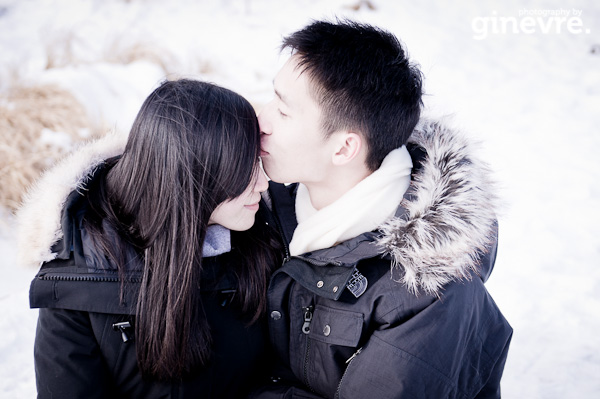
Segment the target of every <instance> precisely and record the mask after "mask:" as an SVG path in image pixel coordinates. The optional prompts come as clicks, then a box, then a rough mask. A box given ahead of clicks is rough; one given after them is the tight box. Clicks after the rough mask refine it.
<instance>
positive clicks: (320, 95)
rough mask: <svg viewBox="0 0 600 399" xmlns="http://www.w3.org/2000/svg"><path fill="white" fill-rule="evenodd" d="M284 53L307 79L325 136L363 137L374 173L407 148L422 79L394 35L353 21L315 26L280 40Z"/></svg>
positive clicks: (415, 115)
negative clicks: (393, 153)
mask: <svg viewBox="0 0 600 399" xmlns="http://www.w3.org/2000/svg"><path fill="white" fill-rule="evenodd" d="M286 48H291V49H292V52H293V53H294V54H296V55H297V56H298V57H299V61H298V66H299V68H301V69H302V71H303V72H307V73H308V74H309V77H310V80H311V83H312V85H311V86H312V87H311V90H312V93H311V94H312V95H313V97H314V98H315V100H316V101H317V103H318V104H319V105H320V106H321V107H322V112H323V116H322V121H321V125H322V127H323V130H324V132H325V134H326V136H328V135H330V134H332V133H333V132H335V131H337V130H341V129H349V130H355V131H357V133H361V134H362V136H363V137H364V138H365V140H366V142H367V151H368V155H367V160H366V162H367V166H368V167H369V169H370V170H373V171H374V170H376V169H378V168H379V166H381V162H382V161H383V159H384V158H385V156H386V155H387V154H388V153H389V152H390V151H392V150H394V149H396V148H398V147H401V146H402V145H403V144H405V143H406V141H407V140H408V138H409V136H410V134H411V133H412V131H413V129H414V127H415V125H416V124H417V122H418V120H419V116H420V113H421V105H422V100H421V96H422V77H421V71H420V70H419V68H418V66H416V65H414V64H412V63H410V62H409V59H408V56H407V55H406V52H405V51H404V49H403V46H402V44H401V43H400V41H398V39H397V38H396V37H395V36H394V35H393V34H391V33H390V32H387V31H385V30H383V29H380V28H377V27H374V26H371V25H367V24H360V23H357V22H353V21H347V20H344V21H339V20H338V21H336V23H332V22H327V21H315V22H313V23H311V24H310V25H308V26H306V27H305V28H303V29H302V30H299V31H297V32H295V33H293V34H291V35H290V36H288V37H286V38H284V40H283V44H282V46H281V49H282V50H284V49H286Z"/></svg>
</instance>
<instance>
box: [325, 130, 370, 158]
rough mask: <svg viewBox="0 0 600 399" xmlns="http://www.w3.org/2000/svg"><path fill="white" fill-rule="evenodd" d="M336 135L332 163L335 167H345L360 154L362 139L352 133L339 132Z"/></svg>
mask: <svg viewBox="0 0 600 399" xmlns="http://www.w3.org/2000/svg"><path fill="white" fill-rule="evenodd" d="M336 135H337V137H335V152H334V153H333V155H332V162H333V164H334V165H336V166H342V165H346V164H348V163H349V162H350V161H352V160H353V159H355V158H356V157H357V156H359V155H360V154H361V150H362V147H363V143H362V140H363V139H362V137H361V136H360V135H359V134H358V133H354V132H339V133H336Z"/></svg>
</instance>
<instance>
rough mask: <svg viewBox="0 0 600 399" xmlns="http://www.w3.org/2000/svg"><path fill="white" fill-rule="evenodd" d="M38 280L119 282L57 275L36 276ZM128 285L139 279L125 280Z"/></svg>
mask: <svg viewBox="0 0 600 399" xmlns="http://www.w3.org/2000/svg"><path fill="white" fill-rule="evenodd" d="M38 279H40V280H51V281H100V282H106V283H118V282H119V281H121V279H119V277H106V276H104V277H101V276H59V275H48V274H42V275H39V276H38ZM127 281H128V282H130V283H139V282H141V281H142V279H141V278H130V279H128V280H127Z"/></svg>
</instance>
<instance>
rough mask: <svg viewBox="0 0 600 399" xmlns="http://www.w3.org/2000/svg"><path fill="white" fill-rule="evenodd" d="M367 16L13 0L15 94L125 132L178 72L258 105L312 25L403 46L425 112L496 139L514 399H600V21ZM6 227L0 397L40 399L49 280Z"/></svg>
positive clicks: (331, 5) (313, 4)
mask: <svg viewBox="0 0 600 399" xmlns="http://www.w3.org/2000/svg"><path fill="white" fill-rule="evenodd" d="M358 3H359V0H326V1H317V0H297V1H295V2H283V1H276V0H224V1H217V0H204V1H202V2H198V1H191V0H190V1H179V2H161V1H158V0H147V1H140V0H133V1H118V0H105V1H101V0H86V1H79V2H73V1H68V0H30V1H17V0H0V54H2V57H1V60H0V91H1V90H6V89H7V88H8V87H10V85H11V84H14V83H15V82H20V83H25V84H37V83H47V82H52V83H56V84H59V85H60V86H62V87H64V88H66V89H67V90H69V91H71V92H72V93H73V94H74V95H75V97H76V98H77V99H78V100H79V101H80V102H81V103H82V104H83V105H84V107H85V108H86V110H87V111H88V114H89V115H90V118H91V119H92V120H93V121H94V123H97V124H102V125H103V126H105V127H109V128H114V129H118V130H124V131H126V130H127V129H128V127H129V126H130V125H131V122H132V121H133V118H134V117H135V113H136V112H137V110H138V108H139V106H140V105H141V103H142V101H143V100H144V98H145V97H146V96H147V94H149V93H150V91H151V90H152V89H153V88H154V87H155V86H156V85H157V84H158V83H159V82H160V81H161V80H162V79H163V78H164V77H165V75H168V76H169V77H175V76H195V77H201V78H203V79H206V80H209V81H212V82H215V83H218V84H221V85H223V86H226V87H228V88H231V89H233V90H236V91H238V92H239V93H241V94H242V95H244V96H245V97H247V98H248V99H249V100H250V101H251V102H252V103H253V104H254V105H256V106H257V107H258V108H260V106H261V105H263V104H265V103H266V102H267V101H268V100H269V98H270V96H271V90H272V89H271V80H272V78H273V76H274V75H275V73H276V71H277V70H278V68H279V67H280V66H281V63H282V62H283V61H284V60H285V57H284V56H279V54H278V45H279V43H280V40H281V38H282V36H284V35H286V34H288V33H291V32H293V31H294V30H296V29H298V28H301V27H302V26H304V25H306V24H307V23H308V22H309V21H310V20H311V19H320V18H333V17H335V16H338V17H344V16H347V17H350V18H352V19H355V20H359V21H363V22H369V23H372V24H375V25H378V26H381V27H383V28H386V29H388V30H390V31H392V32H394V33H395V34H396V35H397V36H398V37H399V38H400V39H401V40H402V41H404V42H405V44H406V45H407V48H408V50H409V53H410V55H411V57H413V58H414V59H415V60H416V61H417V62H419V63H420V65H421V67H422V71H423V73H424V75H425V79H426V80H425V82H426V85H425V88H426V92H427V96H426V98H425V103H426V106H427V112H428V113H429V114H431V115H435V116H438V115H452V121H453V123H454V124H455V125H457V126H459V127H461V128H462V129H464V130H465V131H466V132H467V133H468V134H469V135H470V136H472V137H473V138H474V139H476V140H478V141H480V142H481V153H482V156H483V157H484V158H485V159H486V160H487V161H488V162H489V163H490V164H491V166H492V168H493V170H494V171H495V175H496V178H497V180H498V183H499V186H500V188H501V196H502V199H503V201H504V204H505V206H504V210H503V213H502V214H501V215H500V229H501V230H500V247H499V256H498V260H497V263H496V267H495V270H494V273H493V274H492V277H491V279H490V281H489V282H488V284H487V287H488V289H489V291H490V293H491V294H492V296H493V298H494V300H495V301H496V303H497V304H498V305H499V307H500V309H501V310H502V311H503V313H504V315H505V316H506V318H507V319H508V320H509V322H510V323H511V325H512V326H513V328H514V330H515V333H514V337H513V341H512V345H511V350H510V353H509V358H508V361H507V364H506V368H505V372H504V378H503V383H502V389H503V396H504V397H507V398H545V399H546V398H561V399H563V398H591V397H600V378H598V377H599V376H600V339H598V337H597V331H599V330H600V317H599V316H600V311H599V310H598V309H600V294H599V292H600V267H599V266H600V262H599V261H598V258H599V255H600V239H599V237H600V211H599V210H600V161H599V158H598V157H597V155H596V153H597V149H598V148H600V134H599V133H600V132H599V131H598V126H599V125H600V124H599V122H600V117H599V115H600V113H599V111H600V54H599V51H598V50H596V52H595V53H593V52H592V51H591V50H592V48H594V46H595V48H596V49H598V48H599V47H598V46H599V45H600V6H598V5H597V4H596V3H595V2H594V1H593V0H590V1H573V2H569V3H567V4H565V2H560V1H547V2H544V3H540V2H535V1H515V0H509V1H492V0H485V1H479V2H467V1H459V2H444V1H442V0H435V1H426V2H425V1H424V2H418V3H417V2H409V1H407V0H402V1H392V0H389V1H384V0H371V1H370V3H371V4H372V5H373V6H374V9H373V10H371V9H369V7H367V6H363V7H361V8H360V9H359V10H358V11H355V10H352V9H351V6H353V5H356V4H358ZM552 10H559V11H560V10H562V11H560V12H562V13H563V15H562V17H564V18H565V20H564V21H562V23H561V22H560V21H559V19H557V18H561V16H560V15H559V16H556V15H552V14H549V12H548V11H552ZM543 11H546V12H545V14H544V13H543ZM567 12H568V13H569V14H568V15H566V16H565V14H566V13H567ZM578 12H580V14H579V16H576V13H578ZM528 16H529V17H531V19H530V20H525V19H524V18H525V17H528ZM568 18H575V19H572V20H571V22H569V20H568ZM569 23H570V24H571V25H569ZM561 24H562V25H561ZM569 26H570V28H569ZM559 28H560V30H559ZM532 30H533V31H532ZM48 65H51V66H53V68H50V69H46V67H47V66H48ZM50 133H52V132H45V136H44V137H46V135H47V134H50ZM49 140H50V139H49ZM51 140H61V139H60V136H59V137H58V138H55V139H51ZM61 142H62V141H61ZM0 216H2V217H1V218H0V253H2V258H1V259H0V269H1V271H2V272H3V276H4V277H3V278H2V279H0V314H1V315H2V317H1V318H0V336H1V337H2V339H0V397H1V398H30V397H34V396H35V379H34V369H33V358H32V352H33V350H32V348H33V340H34V336H35V326H36V319H37V311H35V310H30V309H29V308H28V287H29V282H30V280H31V278H32V277H33V275H34V274H35V270H23V269H18V268H16V266H15V258H16V253H15V241H14V232H13V226H12V224H13V222H14V221H13V218H12V216H11V215H9V214H7V212H3V213H1V214H0Z"/></svg>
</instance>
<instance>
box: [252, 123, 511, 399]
mask: <svg viewBox="0 0 600 399" xmlns="http://www.w3.org/2000/svg"><path fill="white" fill-rule="evenodd" d="M469 147H470V146H469V145H468V142H466V141H465V140H464V139H462V138H461V137H460V136H459V135H457V133H456V132H454V131H452V130H450V129H447V128H445V127H444V126H442V125H440V124H438V123H423V124H421V125H420V127H419V129H417V131H415V132H414V133H413V135H412V139H411V141H410V143H409V145H408V148H409V152H410V154H411V157H412V158H413V164H414V168H413V176H412V182H411V186H410V187H409V190H408V192H407V193H406V195H405V197H404V200H403V201H402V203H401V204H400V206H399V207H398V210H397V212H396V216H395V218H393V219H392V220H390V221H388V222H386V224H385V225H383V226H381V227H380V228H379V229H378V230H376V231H373V232H367V233H364V234H361V235H360V236H358V237H355V238H353V239H350V240H348V241H345V242H342V243H339V244H338V245H336V246H334V247H331V248H326V249H322V250H316V251H312V252H309V253H305V254H302V255H300V256H291V257H290V256H288V258H287V260H286V261H285V262H284V265H283V267H281V268H280V269H279V270H278V271H277V272H275V274H274V275H273V277H272V280H271V283H270V287H269V291H268V297H269V309H268V311H269V315H270V319H269V333H270V337H271V343H272V345H273V347H274V349H275V352H276V354H277V357H278V361H279V368H278V369H277V370H275V371H274V372H273V375H274V378H273V382H272V383H271V384H270V385H268V386H265V387H263V388H262V389H261V390H259V391H257V392H255V396H254V397H256V398H263V399H266V398H321V397H324V398H356V399H363V398H377V399H387V398H398V399H405V398H422V399H431V398H436V399H439V398H457V399H458V398H460V399H472V398H479V399H481V398H499V397H500V379H501V376H502V372H503V369H504V365H505V361H506V358H507V353H508V348H509V343H510V339H511V336H512V329H511V327H510V326H509V324H508V323H507V321H506V320H505V318H504V317H503V315H502V314H501V313H500V310H499V309H498V307H497V306H496V304H495V303H494V301H493V299H492V297H491V296H490V294H489V293H488V291H487V290H486V288H485V286H484V282H485V280H487V278H488V277H489V274H490V273H491V270H492V268H493V266H494V262H495V258H496V248H497V247H496V246H497V238H498V235H497V232H498V230H497V223H496V219H495V217H496V216H495V208H494V197H493V194H491V192H490V190H491V189H492V187H491V185H490V182H489V181H488V178H487V171H486V169H485V167H484V165H483V164H481V163H479V162H478V161H477V160H476V159H475V158H474V157H473V156H472V154H471V152H470V150H469ZM269 194H270V202H271V207H272V209H273V211H274V212H275V214H276V216H277V220H276V222H277V223H276V225H277V226H278V228H279V230H280V232H281V233H282V235H283V237H284V241H285V242H287V243H289V242H290V240H291V238H292V235H293V232H294V229H295V227H296V218H295V211H294V209H295V206H294V204H295V185H290V186H283V185H278V184H273V183H271V187H270V189H269ZM351 211H352V210H348V212H351Z"/></svg>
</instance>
